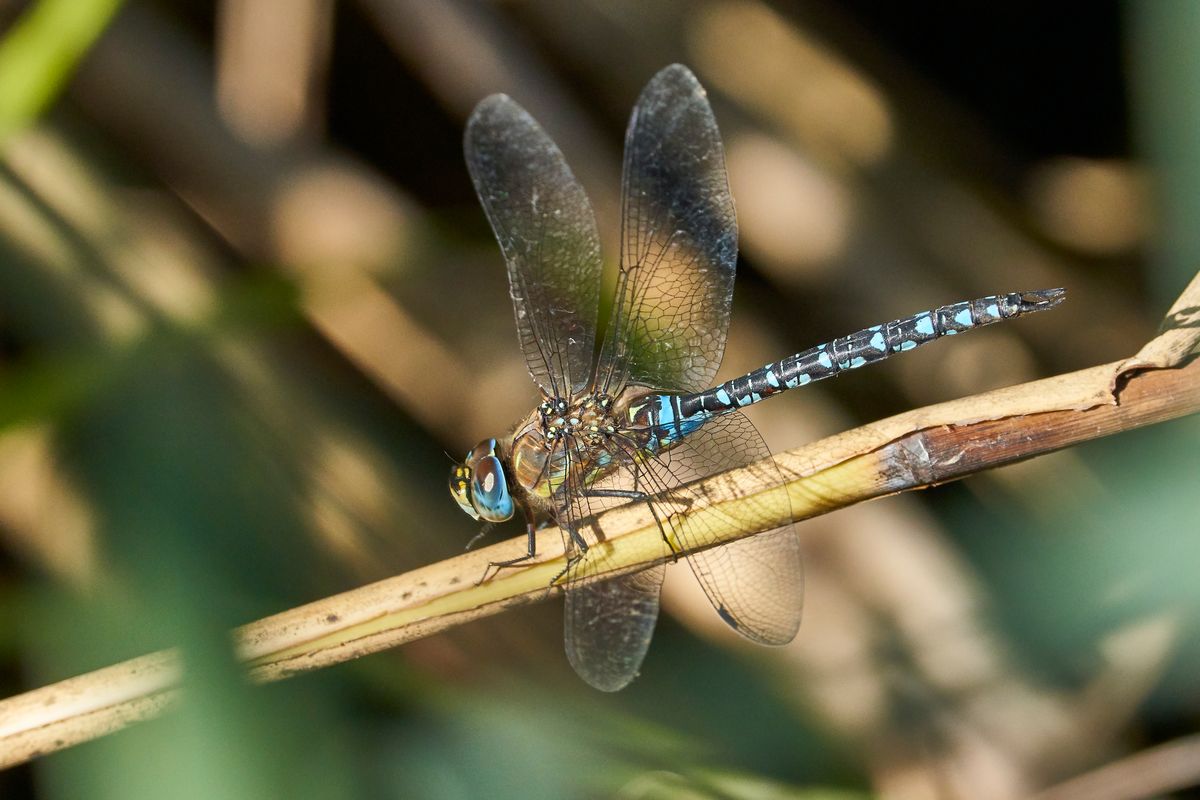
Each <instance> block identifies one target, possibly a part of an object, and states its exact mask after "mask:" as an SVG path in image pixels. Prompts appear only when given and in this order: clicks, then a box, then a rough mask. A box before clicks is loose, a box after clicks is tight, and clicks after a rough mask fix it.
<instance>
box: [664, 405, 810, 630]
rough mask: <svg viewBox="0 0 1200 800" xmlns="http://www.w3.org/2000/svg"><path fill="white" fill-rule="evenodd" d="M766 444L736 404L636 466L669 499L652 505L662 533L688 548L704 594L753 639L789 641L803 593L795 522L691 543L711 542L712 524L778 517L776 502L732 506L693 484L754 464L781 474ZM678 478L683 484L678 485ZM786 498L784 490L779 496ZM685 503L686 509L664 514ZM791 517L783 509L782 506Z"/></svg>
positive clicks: (748, 523) (748, 525) (750, 526)
mask: <svg viewBox="0 0 1200 800" xmlns="http://www.w3.org/2000/svg"><path fill="white" fill-rule="evenodd" d="M770 454H771V453H770V451H769V450H768V449H767V446H766V444H765V443H764V442H763V439H762V436H761V435H760V434H759V433H758V431H757V430H756V429H755V427H754V425H753V423H751V422H750V420H749V419H747V418H746V417H745V416H744V415H743V414H742V413H741V412H734V413H730V414H726V415H723V416H720V417H715V418H713V419H711V420H709V421H708V422H706V423H705V424H704V426H703V427H701V428H700V429H699V430H696V431H694V432H692V433H690V434H688V436H686V437H685V438H684V439H683V441H682V442H681V443H680V444H678V445H676V446H675V447H673V448H671V449H670V450H667V451H666V452H664V453H661V454H660V455H659V457H658V458H654V459H649V460H648V461H647V462H646V463H645V465H644V467H643V477H644V480H645V481H646V489H645V490H644V491H647V492H649V493H651V494H661V495H663V496H664V497H665V498H668V499H669V507H667V504H666V503H664V507H663V508H662V509H661V510H660V511H659V512H658V515H659V516H660V517H663V518H666V519H667V525H666V527H667V528H668V533H669V535H672V536H674V537H676V539H677V542H678V544H679V545H680V546H681V547H682V549H684V550H686V551H688V553H689V555H688V562H689V563H690V564H691V566H692V571H693V572H695V574H696V577H697V578H698V579H699V581H700V585H701V586H703V587H704V592H705V594H706V595H708V599H709V601H710V602H711V603H712V604H713V607H714V608H715V609H716V610H717V613H718V614H720V616H721V618H722V619H724V620H725V621H726V622H727V623H728V624H729V625H730V627H732V628H733V629H734V630H736V631H737V632H738V633H740V634H742V635H743V636H745V637H746V638H748V639H751V640H753V641H755V642H759V643H760V644H772V645H779V644H785V643H787V642H790V641H791V640H792V638H793V637H794V636H795V635H796V631H797V630H798V629H799V627H800V616H801V611H802V608H803V600H804V569H803V564H802V562H801V558H800V541H799V537H798V536H797V535H796V530H795V527H794V526H793V525H792V524H791V523H788V524H787V525H784V526H783V527H780V528H775V529H774V530H770V531H767V532H765V533H759V534H755V535H753V536H749V537H747V538H742V539H738V540H737V541H734V542H731V543H729V544H726V545H723V546H721V547H716V548H711V549H708V550H697V548H699V547H702V546H703V545H704V544H706V543H708V542H711V541H712V540H713V537H714V535H715V531H716V530H717V529H718V528H720V529H732V530H735V531H745V532H750V531H755V530H759V529H761V528H762V526H763V525H764V524H769V521H770V520H775V519H778V518H779V516H780V515H779V513H778V512H779V509H778V508H772V507H769V506H767V505H766V501H762V502H755V501H752V500H750V499H749V498H747V499H745V500H743V501H741V502H740V503H739V504H738V506H737V509H736V511H725V510H724V509H723V508H722V507H721V506H716V505H714V506H712V507H711V508H709V509H707V510H706V511H705V513H703V514H697V513H694V512H696V511H697V510H699V509H700V508H704V507H705V506H707V505H709V504H708V501H707V498H706V497H705V496H704V495H703V494H702V493H701V492H700V490H699V489H698V488H697V487H696V486H695V485H694V484H693V485H687V483H688V482H689V481H692V480H693V479H694V478H696V477H704V476H708V475H711V474H713V473H715V472H720V471H724V470H727V469H732V468H734V467H742V466H746V465H749V464H755V465H756V466H755V469H758V470H763V471H765V472H766V473H767V475H766V476H765V477H767V479H768V480H769V481H771V482H776V483H780V484H782V483H783V476H782V475H781V474H780V472H779V468H778V467H777V466H776V465H775V463H774V462H773V461H771V460H769V458H768V457H769V456H770ZM681 484H683V485H681ZM783 502H786V498H785V499H784V500H783ZM679 508H686V509H688V510H689V513H688V514H686V515H679V514H676V515H674V516H671V515H670V512H671V510H673V509H679ZM787 516H789V517H790V513H789V514H787Z"/></svg>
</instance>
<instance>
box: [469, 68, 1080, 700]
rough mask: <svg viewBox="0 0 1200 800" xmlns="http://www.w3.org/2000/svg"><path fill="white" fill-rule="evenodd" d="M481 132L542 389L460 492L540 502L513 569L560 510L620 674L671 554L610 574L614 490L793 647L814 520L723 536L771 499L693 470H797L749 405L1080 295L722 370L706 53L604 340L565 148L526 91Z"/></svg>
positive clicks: (939, 317)
mask: <svg viewBox="0 0 1200 800" xmlns="http://www.w3.org/2000/svg"><path fill="white" fill-rule="evenodd" d="M464 150H465V155H466V162H467V167H468V170H469V172H470V174H471V178H472V181H473V182H474V186H475V190H476V193H477V194H478V196H479V200H480V202H481V204H482V205H483V209H484V212H485V213H486V215H487V218H488V220H489V222H490V223H491V227H492V230H493V232H494V233H495V236H496V239H497V240H498V242H499V244H500V249H501V251H502V253H503V257H504V261H505V263H506V265H507V271H508V280H509V290H510V294H511V296H512V301H513V306H514V310H515V314H516V323H517V333H518V338H519V342H520V347H521V351H522V353H523V354H524V357H525V363H526V366H527V367H528V370H529V373H530V375H531V376H532V377H533V380H534V382H535V383H536V384H537V386H538V388H539V389H540V391H541V395H542V402H541V403H540V404H539V405H538V406H537V407H536V408H535V409H534V410H533V411H532V413H530V414H529V416H528V417H526V418H525V419H523V420H522V421H521V422H520V423H519V424H517V425H516V426H515V427H514V428H513V429H512V430H511V431H509V432H508V434H507V435H504V436H502V437H499V438H489V439H485V440H484V441H482V442H481V443H479V445H477V446H476V447H475V448H473V449H472V450H471V451H470V452H469V453H468V454H467V456H466V458H465V459H464V461H463V462H461V463H458V464H456V465H455V466H454V467H453V468H452V470H451V474H450V481H449V483H450V493H451V495H452V497H453V498H454V499H455V500H456V501H457V503H458V504H459V506H461V507H462V509H463V511H465V512H466V513H467V514H469V515H470V516H471V517H473V518H475V519H476V520H479V521H483V522H484V523H486V526H485V531H486V530H487V527H488V526H490V525H492V524H495V523H500V522H503V521H506V520H508V519H511V518H512V517H514V516H515V515H516V514H517V513H518V512H520V513H521V515H522V516H523V517H524V519H525V524H526V531H527V537H528V552H527V553H525V554H524V555H522V556H520V557H518V558H515V559H511V560H508V561H501V562H494V563H493V566H494V567H496V568H497V571H498V570H499V569H502V568H505V567H511V566H516V565H519V564H521V563H523V562H527V561H530V560H532V559H534V558H535V557H536V555H537V530H538V528H539V526H540V525H541V524H549V523H551V522H553V523H555V524H557V526H558V527H559V529H560V531H561V532H562V534H563V537H564V543H565V547H566V553H567V561H566V564H567V567H566V569H565V570H564V571H563V573H561V574H560V575H559V576H558V577H557V578H555V579H554V582H553V583H552V584H551V585H552V586H554V585H558V584H561V585H562V586H563V588H564V589H565V591H564V596H565V612H564V616H565V626H564V641H565V645H566V651H567V657H568V660H569V661H570V663H571V665H572V667H574V669H575V671H576V672H577V673H579V675H580V676H581V677H582V678H583V679H584V680H585V681H587V682H588V683H589V684H591V685H592V686H594V687H596V688H597V689H601V690H604V691H616V690H618V689H621V688H622V687H624V686H625V685H627V684H628V683H629V682H630V681H631V680H632V679H633V678H634V677H635V676H636V675H637V674H638V671H639V669H640V667H641V664H642V661H643V659H644V657H645V655H646V652H647V649H648V647H649V644H650V639H651V636H652V634H653V631H654V626H655V621H656V619H657V617H658V611H659V595H660V590H661V586H662V582H663V577H664V573H665V561H666V560H669V559H664V563H660V564H658V565H656V566H652V567H649V568H648V569H645V570H643V571H640V572H635V573H631V574H625V575H622V576H620V577H616V578H612V579H609V580H597V579H596V576H598V575H602V574H603V573H606V572H607V571H609V570H608V569H606V563H605V559H606V556H604V555H602V550H604V548H600V547H596V546H595V545H596V542H597V535H596V533H595V531H594V530H591V529H590V528H589V527H587V526H585V525H584V524H583V523H584V521H585V520H588V519H591V518H594V517H595V515H596V514H597V513H599V512H600V511H601V510H605V509H607V508H609V507H612V506H613V505H620V504H625V503H644V504H647V505H648V506H649V509H650V511H651V512H652V515H653V517H654V520H655V523H656V524H657V525H658V528H659V530H660V531H661V533H662V538H663V541H664V553H669V554H671V555H672V556H673V557H675V558H680V557H682V558H684V559H686V561H687V562H688V563H689V564H690V565H691V568H692V570H693V572H694V573H695V575H696V577H697V578H698V579H699V582H700V585H701V586H702V587H703V589H704V592H705V594H706V595H707V597H708V599H709V600H710V601H711V603H712V605H713V607H714V608H715V609H716V611H717V613H718V614H719V615H720V617H721V618H722V619H723V620H724V621H725V622H726V623H728V624H729V626H730V627H732V628H733V629H734V630H736V631H737V632H738V633H740V634H742V635H743V636H745V637H747V638H748V639H750V640H752V641H755V642H758V643H761V644H767V645H781V644H786V643H787V642H789V641H791V640H792V638H793V637H794V636H795V635H796V633H797V630H798V628H799V625H800V617H801V610H802V600H803V589H804V573H803V565H802V561H801V552H800V541H799V538H798V536H797V534H796V530H795V528H794V526H793V525H792V524H790V523H789V524H786V525H783V526H782V527H777V528H774V529H773V530H768V531H765V532H759V533H757V534H756V535H747V536H745V537H744V538H738V539H736V540H735V541H731V542H730V543H728V544H724V545H722V546H720V547H715V548H709V549H704V544H705V543H706V542H708V543H711V542H712V541H714V538H713V537H714V535H715V529H716V528H718V527H720V528H723V529H726V530H733V531H737V532H739V533H746V534H749V533H751V532H755V531H760V530H761V529H762V527H763V524H764V523H763V522H762V520H763V519H767V518H768V516H767V510H766V509H763V513H762V514H757V513H756V511H755V507H754V505H753V503H750V504H746V503H739V504H738V511H737V515H736V517H735V516H734V515H733V514H724V513H722V512H721V511H720V509H719V508H717V507H716V506H714V507H713V509H712V510H713V513H705V514H691V513H680V509H684V511H687V510H689V509H693V508H696V507H703V506H704V505H705V503H704V501H705V498H704V495H703V492H702V490H700V489H698V488H697V487H696V484H695V481H696V480H697V479H699V478H702V477H705V476H709V475H712V474H714V473H717V472H723V471H726V470H730V469H733V468H736V467H743V466H748V465H755V467H754V469H756V470H760V471H765V473H764V474H766V476H767V477H768V480H770V481H778V482H779V483H782V482H783V476H782V475H781V474H780V473H779V468H778V467H777V466H776V465H775V464H774V462H773V461H771V460H770V451H769V449H768V448H767V445H766V444H765V443H764V441H763V438H762V436H761V435H760V434H759V433H758V431H757V430H756V429H755V427H754V425H753V424H752V423H751V422H750V420H749V419H748V418H747V417H746V416H745V415H744V414H743V413H742V410H743V409H745V408H746V407H748V406H751V405H753V404H755V403H758V402H759V401H761V400H764V399H766V398H768V397H771V396H773V395H776V394H779V393H781V392H784V391H786V390H788V389H792V388H795V387H798V386H805V385H807V384H810V383H813V382H814V381H818V380H822V379H824V378H830V377H833V376H835V375H838V374H840V373H842V372H844V371H847V370H852V369H856V368H858V367H862V366H865V365H867V364H872V363H875V362H877V361H881V360H883V359H885V358H888V357H889V356H892V355H894V354H896V353H900V352H903V351H906V350H912V349H914V348H916V347H919V346H921V345H923V344H927V343H929V342H932V341H934V340H935V339H938V338H941V337H943V336H950V335H953V334H957V333H961V332H963V331H966V330H969V329H971V328H977V327H980V326H984V325H990V324H992V323H995V322H999V321H1001V320H1006V319H1011V318H1014V317H1018V316H1021V315H1023V314H1028V313H1030V312H1035V311H1040V310H1043V309H1047V308H1050V307H1052V306H1054V305H1056V304H1057V303H1059V302H1060V301H1061V300H1062V299H1063V297H1064V292H1063V290H1062V289H1049V290H1042V291H1034V292H1014V293H1008V294H998V295H991V296H988V297H982V298H979V299H976V300H970V301H966V302H960V303H954V304H951V305H945V306H941V307H940V308H936V309H933V310H931V311H923V312H921V313H919V314H914V315H912V316H909V317H905V318H903V319H898V320H893V321H892V322H888V323H885V324H882V325H874V326H872V327H869V328H866V329H864V330H861V331H858V332H857V333H852V334H850V335H848V336H844V337H841V338H838V339H834V340H832V341H830V342H827V343H825V344H821V345H818V346H816V347H813V348H810V349H808V350H804V351H802V352H799V353H796V354H794V355H791V356H788V357H787V358H784V359H782V360H780V361H777V362H774V363H771V364H767V365H766V366H764V367H761V368H759V369H756V370H754V371H753V372H749V373H746V374H745V375H742V376H741V377H737V378H733V379H732V380H728V381H725V382H724V383H721V384H714V381H715V376H716V373H717V369H718V367H719V366H720V364H721V360H722V356H723V354H724V350H725V339H726V332H727V330H728V327H729V319H730V308H731V303H732V297H733V283H734V275H735V270H736V265H737V252H738V247H737V239H738V228H737V218H736V216H735V213H734V204H733V197H732V195H731V193H730V190H729V182H728V179H727V177H726V171H725V157H724V151H723V148H722V144H721V137H720V133H719V131H718V129H717V124H716V120H715V118H714V116H713V112H712V109H711V107H710V106H709V102H708V99H707V96H706V94H705V91H704V89H703V88H702V87H701V85H700V83H699V82H698V81H697V80H696V77H695V76H694V75H693V74H692V72H691V71H690V70H688V69H687V67H684V66H682V65H680V64H674V65H671V66H668V67H666V68H665V69H663V70H662V71H660V72H659V73H658V74H657V75H655V76H654V78H653V79H651V80H650V82H649V83H648V84H647V85H646V87H645V88H644V89H643V91H642V93H641V95H640V97H639V98H638V101H637V103H636V105H635V106H634V109H633V113H632V116H631V118H630V120H629V125H628V128H627V130H626V134H625V155H624V172H623V179H622V196H621V224H622V227H621V254H620V256H621V257H620V263H619V267H618V278H617V285H616V294H615V298H614V301H613V306H612V310H611V312H610V314H609V317H608V320H607V325H606V327H605V329H604V330H605V333H604V335H603V338H602V339H599V334H598V331H599V330H600V328H599V325H598V317H599V309H600V294H601V274H602V268H603V262H602V260H601V255H600V238H599V234H598V232H597V227H596V220H595V216H594V215H593V212H592V207H591V205H590V203H589V201H588V198H587V195H586V194H585V193H584V190H583V188H582V186H580V184H579V182H578V181H577V180H576V178H575V176H574V174H573V173H572V172H571V169H570V167H568V165H567V162H566V160H565V159H564V157H563V154H562V153H561V152H560V150H559V149H558V147H557V146H556V145H555V144H554V142H553V141H552V140H551V138H550V137H549V136H548V135H547V134H546V132H545V131H543V130H542V128H541V127H540V126H539V125H538V123H537V122H536V121H535V120H534V119H533V117H531V116H530V115H529V114H528V113H527V112H526V111H525V110H524V109H523V108H522V107H521V106H520V105H518V104H517V103H516V102H515V101H513V100H512V99H511V98H510V97H508V96H507V95H504V94H495V95H491V96H490V97H487V98H486V99H484V100H483V101H482V102H480V103H479V105H478V106H477V107H476V108H475V110H474V111H473V112H472V114H471V116H470V118H469V121H468V122H467V127H466V133H465V136H464ZM789 516H790V515H789ZM772 519H773V520H777V519H778V517H777V516H774V517H772ZM481 533H482V532H481ZM476 538H478V537H476Z"/></svg>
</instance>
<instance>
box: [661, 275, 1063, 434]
mask: <svg viewBox="0 0 1200 800" xmlns="http://www.w3.org/2000/svg"><path fill="white" fill-rule="evenodd" d="M1063 297H1064V292H1063V290H1062V289H1046V290H1043V291H1039V292H1024V293H1020V292H1014V293H1011V294H1001V295H990V296H988V297H981V298H978V299H976V300H967V301H965V302H962V303H953V304H951V305H948V306H942V307H941V308H936V309H934V310H932V311H922V312H921V313H920V314H913V315H912V316H911V317H905V318H903V319H897V320H893V321H891V322H888V323H885V324H883V325H874V326H872V327H870V328H866V329H864V330H861V331H858V332H857V333H852V334H850V335H849V336H843V337H841V338H840V339H834V340H833V341H832V342H827V343H826V344H822V345H818V346H816V347H813V348H811V349H809V350H805V351H804V352H802V353H796V354H795V355H793V356H789V357H788V358H785V359H783V360H782V361H779V362H776V363H774V364H767V365H766V366H765V367H763V368H762V369H757V370H755V371H754V372H751V373H748V374H746V375H743V376H741V377H740V378H734V379H733V380H731V381H726V382H725V383H723V384H721V385H720V386H717V387H715V388H713V389H708V390H706V391H703V392H697V393H695V394H689V395H682V396H679V397H677V398H674V402H672V403H671V404H669V405H670V406H671V409H670V411H671V413H673V414H674V415H675V418H674V419H673V420H672V424H673V426H674V428H675V430H676V431H679V432H681V433H682V434H683V435H686V431H684V430H683V429H684V428H686V427H687V426H688V425H699V424H702V422H703V420H704V419H706V418H708V417H710V416H712V415H714V414H720V413H723V412H726V411H731V410H733V409H737V408H744V407H745V406H748V405H752V404H754V403H757V402H758V401H759V400H762V399H763V398H764V397H770V396H771V395H773V394H777V393H778V392H782V391H786V390H787V389H794V388H796V387H797V386H804V385H805V384H809V383H812V382H813V381H819V380H821V379H822V378H830V377H833V376H834V375H837V374H838V373H839V372H842V371H844V370H848V369H856V368H858V367H862V366H865V365H867V364H872V363H874V362H876V361H882V360H883V359H885V358H888V357H889V356H891V355H894V354H895V353H899V352H903V351H904V350H912V349H913V348H915V347H920V346H921V345H923V344H926V343H928V342H932V341H933V340H935V339H938V338H940V337H942V336H952V335H954V334H956V333H961V332H962V331H965V330H969V329H971V328H977V327H980V326H983V325H990V324H992V323H994V322H999V321H1001V320H1005V319H1011V318H1013V317H1018V316H1021V315H1022V314H1028V313H1031V312H1034V311H1041V310H1043V309H1046V308H1051V307H1053V306H1055V305H1058V303H1059V302H1061V300H1062V298H1063Z"/></svg>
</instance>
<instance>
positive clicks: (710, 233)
mask: <svg viewBox="0 0 1200 800" xmlns="http://www.w3.org/2000/svg"><path fill="white" fill-rule="evenodd" d="M621 240H622V251H621V268H620V269H621V271H620V277H619V279H618V284H617V297H616V301H615V303H614V307H613V312H612V316H611V319H610V321H609V327H608V333H607V336H606V338H605V341H604V347H603V349H602V350H601V358H600V362H599V367H598V369H597V373H596V383H597V385H598V387H599V388H600V389H601V390H604V391H615V390H618V389H620V388H621V387H623V386H624V385H625V384H626V383H629V382H636V383H643V384H646V385H647V386H653V387H655V388H658V389H662V390H673V391H699V390H701V389H705V388H707V387H708V386H709V385H710V384H711V383H712V378H713V376H715V375H716V372H717V368H718V367H719V366H720V364H721V357H722V355H723V354H724V351H725V335H726V332H727V331H728V328H729V309H730V302H731V300H732V297H733V279H734V274H735V270H736V266H737V217H736V215H735V214H734V209H733V196H732V195H731V194H730V191H729V181H728V179H727V178H726V174H725V155H724V151H723V150H722V147H721V135H720V132H719V131H718V130H717V123H716V120H715V119H714V118H713V113H712V108H710V107H709V104H708V99H707V97H706V95H705V92H704V89H703V87H701V86H700V84H699V82H698V81H697V80H696V76H694V75H693V74H692V73H691V72H690V71H689V70H688V69H687V67H684V66H681V65H679V64H673V65H672V66H669V67H667V68H666V69H664V70H662V71H661V72H659V73H658V74H657V75H655V76H654V78H653V79H651V81H650V82H649V83H648V84H647V85H646V88H645V89H644V90H643V91H642V94H641V97H640V98H639V99H638V102H637V105H636V106H634V109H633V116H632V117H631V118H630V120H629V128H628V130H627V131H626V134H625V170H624V180H623V183H622V231H621Z"/></svg>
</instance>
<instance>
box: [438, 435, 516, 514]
mask: <svg viewBox="0 0 1200 800" xmlns="http://www.w3.org/2000/svg"><path fill="white" fill-rule="evenodd" d="M450 496H451V497H453V498H454V500H455V502H457V503H458V505H459V507H460V508H462V510H463V511H465V512H467V513H468V514H470V515H471V517H472V518H473V519H481V520H484V521H485V522H504V521H506V520H508V519H511V518H512V515H513V511H514V510H515V507H514V505H513V499H512V493H511V492H509V489H508V478H507V477H506V475H505V473H504V464H503V463H502V462H501V461H500V457H499V455H498V454H497V451H496V440H495V439H484V440H483V441H482V442H480V443H479V444H477V445H476V446H475V449H473V450H472V451H471V452H469V453H467V458H466V460H465V461H464V462H463V463H461V464H455V465H454V467H453V468H452V469H451V470H450Z"/></svg>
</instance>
